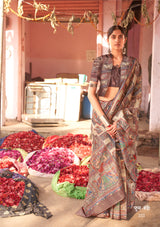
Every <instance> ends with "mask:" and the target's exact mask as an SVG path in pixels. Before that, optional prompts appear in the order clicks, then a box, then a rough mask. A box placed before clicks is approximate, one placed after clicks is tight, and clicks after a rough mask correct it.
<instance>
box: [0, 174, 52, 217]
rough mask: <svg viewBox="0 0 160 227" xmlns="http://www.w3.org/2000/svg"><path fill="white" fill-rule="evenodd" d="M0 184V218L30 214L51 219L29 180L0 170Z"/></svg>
mask: <svg viewBox="0 0 160 227" xmlns="http://www.w3.org/2000/svg"><path fill="white" fill-rule="evenodd" d="M0 182H1V184H0V201H1V204H0V217H12V216H21V215H25V214H30V213H34V214H35V215H37V216H42V217H44V218H47V219H48V218H50V217H52V214H51V212H50V211H49V210H48V208H47V207H46V206H44V205H43V204H41V203H40V202H39V200H38V196H39V194H38V188H37V187H36V186H35V184H33V183H32V181H31V180H29V179H27V178H26V177H24V176H22V175H20V174H16V173H12V172H10V171H9V170H0ZM6 182H7V185H6Z"/></svg>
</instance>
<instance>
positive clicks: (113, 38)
mask: <svg viewBox="0 0 160 227" xmlns="http://www.w3.org/2000/svg"><path fill="white" fill-rule="evenodd" d="M125 42H126V38H125V36H124V34H123V33H122V32H121V30H119V29H117V30H114V31H113V32H112V34H111V35H110V36H109V39H108V43H109V45H110V48H111V50H112V51H113V50H123V47H124V45H125Z"/></svg>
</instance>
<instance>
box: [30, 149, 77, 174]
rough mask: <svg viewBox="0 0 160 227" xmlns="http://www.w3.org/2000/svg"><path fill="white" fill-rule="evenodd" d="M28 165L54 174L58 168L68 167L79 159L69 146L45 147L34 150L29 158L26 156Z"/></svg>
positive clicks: (42, 171)
mask: <svg viewBox="0 0 160 227" xmlns="http://www.w3.org/2000/svg"><path fill="white" fill-rule="evenodd" d="M26 160H27V161H26V164H27V166H28V167H30V168H32V169H34V170H36V171H39V172H41V173H48V174H54V173H56V172H57V171H58V170H60V169H62V168H64V167H67V166H69V165H71V164H73V163H75V161H76V160H78V162H79V159H78V157H77V156H76V155H75V154H74V152H73V151H71V150H69V149H68V148H54V147H53V148H50V149H49V148H44V149H42V150H39V151H35V152H33V155H32V156H31V157H30V158H29V159H28V158H27V157H26Z"/></svg>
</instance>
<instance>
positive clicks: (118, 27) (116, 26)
mask: <svg viewBox="0 0 160 227" xmlns="http://www.w3.org/2000/svg"><path fill="white" fill-rule="evenodd" d="M115 30H120V31H121V32H122V34H123V35H124V36H125V37H126V31H125V29H124V28H123V27H121V26H120V25H113V26H112V27H110V28H109V29H108V31H107V37H108V38H109V37H110V35H111V34H112V33H113V32H114V31H115Z"/></svg>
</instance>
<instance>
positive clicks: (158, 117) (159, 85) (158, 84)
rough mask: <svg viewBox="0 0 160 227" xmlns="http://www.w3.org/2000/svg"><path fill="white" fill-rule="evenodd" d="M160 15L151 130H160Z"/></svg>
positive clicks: (155, 32)
mask: <svg viewBox="0 0 160 227" xmlns="http://www.w3.org/2000/svg"><path fill="white" fill-rule="evenodd" d="M157 4H158V1H157V0H156V1H155V5H154V11H155V12H154V17H156V15H157ZM159 50H160V16H159V17H158V19H157V20H156V21H155V22H154V24H153V48H152V73H151V109H150V122H149V128H150V131H155V132H160V107H159V98H160V54H159Z"/></svg>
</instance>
